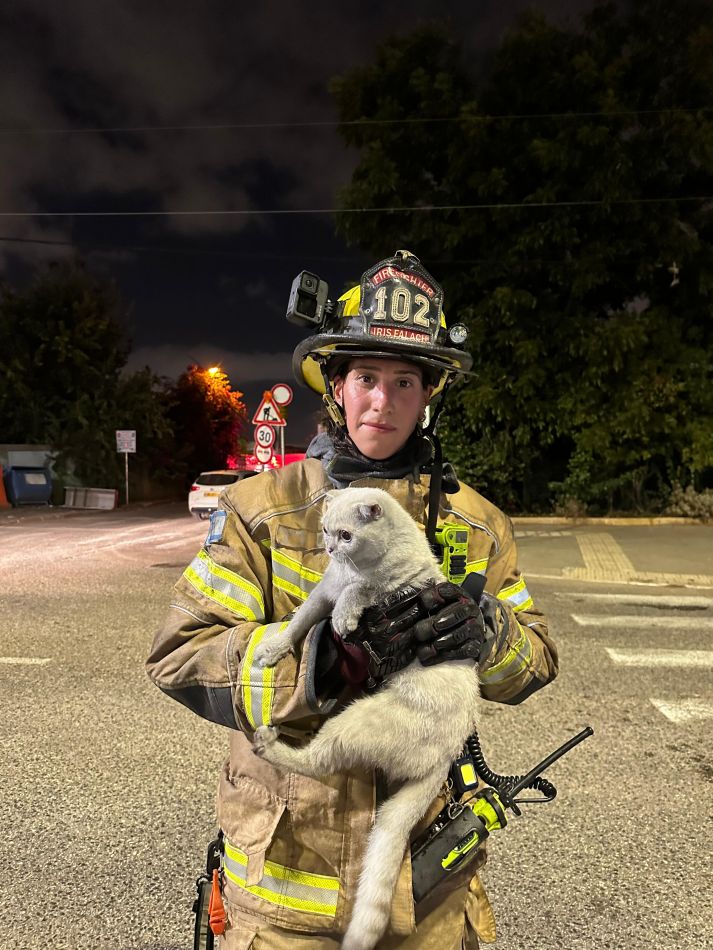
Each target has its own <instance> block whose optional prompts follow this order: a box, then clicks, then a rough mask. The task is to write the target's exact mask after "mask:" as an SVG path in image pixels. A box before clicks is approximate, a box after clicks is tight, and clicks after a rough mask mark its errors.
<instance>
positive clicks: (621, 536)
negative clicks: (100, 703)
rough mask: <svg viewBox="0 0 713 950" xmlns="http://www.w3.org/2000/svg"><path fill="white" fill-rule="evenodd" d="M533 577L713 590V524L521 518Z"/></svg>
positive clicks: (70, 512)
mask: <svg viewBox="0 0 713 950" xmlns="http://www.w3.org/2000/svg"><path fill="white" fill-rule="evenodd" d="M184 514H185V516H186V517H188V513H187V511H186V507H185V504H184V503H183V502H182V501H179V502H176V501H159V502H134V503H131V504H129V505H122V506H121V507H120V508H116V509H112V510H102V509H79V508H65V507H63V506H58V507H52V506H48V505H23V506H21V507H18V508H0V526H2V525H11V524H12V525H20V524H23V525H24V524H27V525H30V524H34V523H37V522H60V521H61V520H63V519H66V518H73V519H77V518H83V517H84V518H86V517H92V518H93V519H96V518H97V517H101V518H102V519H103V518H106V520H107V521H108V522H109V521H113V520H115V519H116V520H122V519H124V518H126V517H136V518H146V517H150V518H152V519H156V518H176V517H181V516H182V515H184ZM512 520H513V525H514V528H515V537H516V540H517V544H518V551H519V563H520V567H521V570H522V572H523V574H525V575H526V577H528V578H533V579H534V578H549V579H554V580H559V581H589V582H593V583H599V584H609V585H611V584H641V585H656V586H664V587H683V588H706V589H707V588H713V523H712V522H708V523H705V522H703V521H702V520H700V519H695V518H665V517H661V518H649V517H642V518H623V517H612V518H562V517H554V516H553V517H525V516H523V517H514V518H513V519H512Z"/></svg>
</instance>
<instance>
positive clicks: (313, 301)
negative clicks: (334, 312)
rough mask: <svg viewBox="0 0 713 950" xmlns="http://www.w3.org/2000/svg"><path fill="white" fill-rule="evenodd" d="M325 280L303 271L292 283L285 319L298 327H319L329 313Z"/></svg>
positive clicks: (327, 288) (327, 289)
mask: <svg viewBox="0 0 713 950" xmlns="http://www.w3.org/2000/svg"><path fill="white" fill-rule="evenodd" d="M328 294H329V287H328V285H327V282H326V280H322V278H321V277H317V275H316V274H311V273H310V272H309V271H307V270H303V271H302V272H301V273H300V274H298V275H297V277H295V279H294V280H293V281H292V288H291V290H290V300H289V303H288V304H287V319H288V320H289V321H290V323H296V324H297V325H298V326H300V327H314V328H317V327H321V326H322V324H323V323H324V322H325V320H326V318H327V316H328V315H329V313H330V311H331V304H330V301H329V300H328V299H327V295H328Z"/></svg>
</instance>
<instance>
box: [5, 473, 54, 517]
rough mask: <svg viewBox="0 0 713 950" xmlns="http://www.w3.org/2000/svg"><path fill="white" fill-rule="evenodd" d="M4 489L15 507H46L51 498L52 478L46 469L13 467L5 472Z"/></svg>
mask: <svg viewBox="0 0 713 950" xmlns="http://www.w3.org/2000/svg"><path fill="white" fill-rule="evenodd" d="M5 489H6V491H7V497H8V498H9V500H10V502H11V504H13V505H15V506H16V507H17V506H18V505H48V504H49V503H50V498H51V497H52V476H51V475H50V473H49V472H48V471H47V469H46V468H37V467H33V466H30V465H13V466H12V468H9V469H8V470H7V471H6V472H5Z"/></svg>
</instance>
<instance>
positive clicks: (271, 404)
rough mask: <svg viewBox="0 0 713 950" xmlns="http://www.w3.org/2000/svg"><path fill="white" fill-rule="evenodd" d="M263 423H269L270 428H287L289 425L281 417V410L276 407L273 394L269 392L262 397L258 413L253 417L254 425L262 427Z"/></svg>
mask: <svg viewBox="0 0 713 950" xmlns="http://www.w3.org/2000/svg"><path fill="white" fill-rule="evenodd" d="M261 422H265V423H267V425H269V426H278V427H280V426H285V425H287V423H286V422H285V420H284V419H283V418H282V416H281V415H280V410H279V409H278V408H277V406H276V405H275V401H274V399H273V397H272V393H271V392H270V391H269V390H267V392H266V393H264V395H263V397H262V402H261V403H260V405H259V407H258V410H257V412H256V413H255V415H254V416H253V425H255V426H256V425H260V423H261Z"/></svg>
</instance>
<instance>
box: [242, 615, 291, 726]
mask: <svg viewBox="0 0 713 950" xmlns="http://www.w3.org/2000/svg"><path fill="white" fill-rule="evenodd" d="M288 623H289V620H281V621H279V622H278V623H266V624H264V625H263V626H260V627H256V628H255V629H254V630H253V632H252V633H251V634H250V640H249V641H248V648H247V650H246V651H245V657H244V659H243V666H242V671H241V673H240V685H241V686H242V689H243V708H244V710H245V715H246V716H247V718H248V722H249V723H250V725H251V726H252V727H253V729H257V727H258V726H269V725H270V721H271V717H272V703H273V700H274V698H275V667H274V666H264V667H263V666H257V665H256V664H255V663H254V662H253V657H254V656H255V648H256V647H257V645H258V643H260V641H261V640H262V638H263V637H265V636H269V635H270V634H271V633H273V632H274V633H279V631H280V630H284V629H285V627H286V626H287V624H288Z"/></svg>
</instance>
